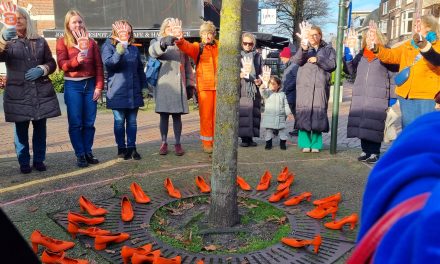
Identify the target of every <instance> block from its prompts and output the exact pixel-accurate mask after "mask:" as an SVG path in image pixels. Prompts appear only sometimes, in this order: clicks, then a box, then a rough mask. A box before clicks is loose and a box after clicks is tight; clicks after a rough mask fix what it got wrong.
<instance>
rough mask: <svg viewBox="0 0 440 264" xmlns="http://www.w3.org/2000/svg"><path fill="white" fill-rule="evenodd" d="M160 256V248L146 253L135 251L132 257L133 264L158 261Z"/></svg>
mask: <svg viewBox="0 0 440 264" xmlns="http://www.w3.org/2000/svg"><path fill="white" fill-rule="evenodd" d="M159 257H160V250H155V251H151V252H149V253H147V254H146V255H142V254H138V253H136V252H135V253H134V254H133V256H132V257H131V263H132V264H142V263H157V262H156V261H157V259H158V258H159Z"/></svg>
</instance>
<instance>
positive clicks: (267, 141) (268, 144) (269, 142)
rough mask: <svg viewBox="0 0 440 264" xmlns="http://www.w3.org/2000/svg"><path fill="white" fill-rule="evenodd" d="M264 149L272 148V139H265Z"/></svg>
mask: <svg viewBox="0 0 440 264" xmlns="http://www.w3.org/2000/svg"><path fill="white" fill-rule="evenodd" d="M264 149H272V139H269V140H266V146H265V147H264Z"/></svg>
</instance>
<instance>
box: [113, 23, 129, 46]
mask: <svg viewBox="0 0 440 264" xmlns="http://www.w3.org/2000/svg"><path fill="white" fill-rule="evenodd" d="M112 28H113V29H114V30H115V31H116V34H117V35H118V36H117V37H114V39H116V40H117V41H119V42H120V43H121V44H122V46H124V48H126V47H127V46H128V40H129V39H130V32H129V30H130V27H129V26H128V25H127V24H126V23H123V22H121V21H117V22H115V23H114V24H113V25H112Z"/></svg>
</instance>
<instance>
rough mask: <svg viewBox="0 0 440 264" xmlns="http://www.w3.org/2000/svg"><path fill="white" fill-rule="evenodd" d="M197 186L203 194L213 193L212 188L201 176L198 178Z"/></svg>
mask: <svg viewBox="0 0 440 264" xmlns="http://www.w3.org/2000/svg"><path fill="white" fill-rule="evenodd" d="M196 185H197V187H199V189H200V191H201V192H202V193H209V192H211V187H209V185H208V184H207V183H206V182H205V180H204V179H203V178H202V177H201V176H197V177H196Z"/></svg>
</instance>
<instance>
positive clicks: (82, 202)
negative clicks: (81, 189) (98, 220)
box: [79, 195, 108, 216]
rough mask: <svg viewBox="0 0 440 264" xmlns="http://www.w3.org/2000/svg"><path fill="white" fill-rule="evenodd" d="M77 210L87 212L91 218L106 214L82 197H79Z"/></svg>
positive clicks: (103, 210) (105, 211)
mask: <svg viewBox="0 0 440 264" xmlns="http://www.w3.org/2000/svg"><path fill="white" fill-rule="evenodd" d="M79 208H80V209H81V212H87V213H88V214H89V215H91V216H100V215H105V214H106V213H108V211H107V210H105V209H104V208H101V207H98V206H96V205H95V204H93V203H92V202H91V201H90V200H88V199H87V198H86V197H84V196H82V195H81V196H80V197H79Z"/></svg>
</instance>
